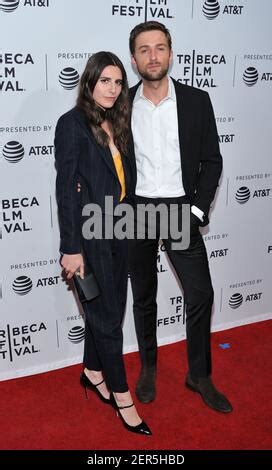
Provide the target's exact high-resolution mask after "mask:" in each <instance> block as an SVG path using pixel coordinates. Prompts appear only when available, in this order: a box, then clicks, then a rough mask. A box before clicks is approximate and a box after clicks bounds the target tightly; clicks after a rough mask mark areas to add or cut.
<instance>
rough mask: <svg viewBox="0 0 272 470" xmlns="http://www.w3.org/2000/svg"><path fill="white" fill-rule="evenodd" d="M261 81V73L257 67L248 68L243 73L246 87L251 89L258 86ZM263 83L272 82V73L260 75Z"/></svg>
mask: <svg viewBox="0 0 272 470" xmlns="http://www.w3.org/2000/svg"><path fill="white" fill-rule="evenodd" d="M258 79H259V72H258V70H257V69H256V68H255V67H248V68H247V69H246V70H245V71H244V73H243V82H244V84H245V85H247V86H249V87H251V86H253V85H256V83H257V82H258ZM260 81H261V82H270V81H272V72H263V73H262V74H260Z"/></svg>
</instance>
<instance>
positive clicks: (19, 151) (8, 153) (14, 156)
mask: <svg viewBox="0 0 272 470" xmlns="http://www.w3.org/2000/svg"><path fill="white" fill-rule="evenodd" d="M2 154H3V157H4V158H5V159H6V160H7V161H8V162H9V163H18V162H19V161H20V160H22V158H23V156H24V154H25V150H24V147H23V146H22V144H20V142H17V141H15V140H11V141H10V142H7V143H6V144H5V145H4V148H3V151H2Z"/></svg>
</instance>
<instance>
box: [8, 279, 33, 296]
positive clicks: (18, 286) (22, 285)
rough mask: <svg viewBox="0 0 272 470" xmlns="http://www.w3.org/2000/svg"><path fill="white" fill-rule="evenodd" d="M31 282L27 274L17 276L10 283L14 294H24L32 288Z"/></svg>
mask: <svg viewBox="0 0 272 470" xmlns="http://www.w3.org/2000/svg"><path fill="white" fill-rule="evenodd" d="M32 286H33V283H32V281H31V279H30V277H28V276H19V277H17V278H16V279H15V280H14V281H13V283H12V289H13V291H14V292H15V294H18V295H26V294H28V293H29V292H30V291H31V289H32Z"/></svg>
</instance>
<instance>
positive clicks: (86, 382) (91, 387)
mask: <svg viewBox="0 0 272 470" xmlns="http://www.w3.org/2000/svg"><path fill="white" fill-rule="evenodd" d="M103 382H105V380H104V379H103V380H101V382H99V383H98V384H93V383H92V382H91V381H90V379H88V377H87V375H86V374H85V372H84V371H83V372H82V373H81V375H80V384H81V385H82V387H83V388H84V390H85V396H86V399H88V389H89V390H93V392H95V393H96V395H97V396H98V397H99V398H100V400H101V401H103V403H107V404H110V403H111V400H110V398H105V397H104V396H103V395H102V393H100V391H99V390H98V388H97V387H98V386H99V385H101V384H102V383H103Z"/></svg>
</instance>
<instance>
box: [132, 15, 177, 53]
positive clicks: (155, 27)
mask: <svg viewBox="0 0 272 470" xmlns="http://www.w3.org/2000/svg"><path fill="white" fill-rule="evenodd" d="M146 31H161V32H162V33H164V34H165V36H166V39H167V42H168V46H169V49H170V50H171V49H172V39H171V35H170V33H169V30H168V29H167V28H166V27H165V26H164V24H162V23H159V22H158V21H146V22H145V23H140V24H137V25H136V26H135V27H134V28H133V30H132V31H131V33H130V36H129V49H130V53H131V55H133V54H134V52H135V42H136V38H137V36H139V34H141V33H145V32H146Z"/></svg>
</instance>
